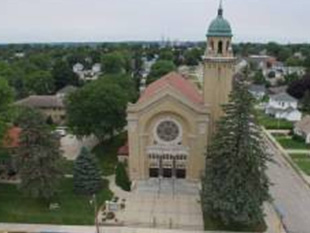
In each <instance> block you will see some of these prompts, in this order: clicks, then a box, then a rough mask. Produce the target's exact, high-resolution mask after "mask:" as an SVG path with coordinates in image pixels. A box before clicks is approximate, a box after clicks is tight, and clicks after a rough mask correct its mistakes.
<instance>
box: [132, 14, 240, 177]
mask: <svg viewBox="0 0 310 233" xmlns="http://www.w3.org/2000/svg"><path fill="white" fill-rule="evenodd" d="M231 38H232V34H231V29H230V25H229V23H228V21H226V20H224V19H223V10H222V8H220V9H219V12H218V16H217V18H216V19H215V20H213V21H212V24H211V26H210V27H209V32H208V34H207V49H206V52H205V56H204V60H203V64H204V80H203V85H202V86H203V87H202V90H201V91H200V90H198V89H197V87H195V86H194V85H193V84H192V83H191V82H190V81H189V80H187V79H186V77H183V76H182V75H180V74H177V73H174V72H173V73H170V74H168V75H166V76H164V77H162V78H161V79H159V80H157V81H155V82H154V83H152V84H150V85H149V86H148V87H147V88H146V89H145V90H144V92H143V93H142V95H141V97H140V99H139V100H138V102H137V103H135V104H129V105H128V109H127V114H128V116H127V120H128V145H129V157H128V162H129V176H130V179H131V180H133V181H135V180H146V179H149V178H151V177H163V178H172V177H174V178H178V179H187V180H189V181H197V180H199V179H200V178H201V175H202V174H203V171H204V168H205V151H206V146H207V144H208V141H209V138H210V135H211V133H212V132H213V131H214V128H215V122H216V121H217V120H218V119H219V117H220V116H221V115H222V110H221V105H222V104H224V103H227V102H228V97H229V94H230V92H231V89H232V78H233V76H234V72H235V58H234V56H233V52H232V47H231Z"/></svg>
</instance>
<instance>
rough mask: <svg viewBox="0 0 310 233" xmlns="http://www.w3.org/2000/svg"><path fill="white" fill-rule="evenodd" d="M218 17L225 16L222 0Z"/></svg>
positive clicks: (221, 0)
mask: <svg viewBox="0 0 310 233" xmlns="http://www.w3.org/2000/svg"><path fill="white" fill-rule="evenodd" d="M218 16H223V0H220V6H219V10H218Z"/></svg>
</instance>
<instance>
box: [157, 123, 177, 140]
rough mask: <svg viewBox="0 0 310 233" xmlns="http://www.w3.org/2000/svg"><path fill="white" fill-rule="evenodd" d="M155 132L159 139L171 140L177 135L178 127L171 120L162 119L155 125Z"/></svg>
mask: <svg viewBox="0 0 310 233" xmlns="http://www.w3.org/2000/svg"><path fill="white" fill-rule="evenodd" d="M156 133H157V136H158V137H159V139H161V140H163V141H165V142H171V141H174V140H175V139H176V138H177V137H178V136H179V134H180V129H179V127H178V125H177V124H176V123H175V122H173V121H163V122H161V123H160V124H159V125H158V126H157V129H156Z"/></svg>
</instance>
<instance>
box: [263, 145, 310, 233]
mask: <svg viewBox="0 0 310 233" xmlns="http://www.w3.org/2000/svg"><path fill="white" fill-rule="evenodd" d="M267 144H268V146H269V148H270V150H271V152H272V154H274V160H275V162H276V163H274V164H269V170H268V175H269V177H270V179H271V181H272V182H273V183H274V186H272V187H271V193H272V196H273V198H274V202H275V205H276V207H277V208H278V210H279V211H280V212H282V213H283V216H284V217H283V221H284V225H285V226H286V228H287V230H288V233H309V232H310V188H309V187H308V186H307V185H306V184H305V183H304V181H303V180H302V179H301V178H300V177H299V176H298V174H297V173H296V172H295V171H294V170H293V168H292V167H291V166H290V165H289V164H288V162H287V161H286V160H285V159H284V158H283V157H282V155H281V154H280V152H279V151H278V150H277V149H276V148H275V147H274V145H273V144H271V143H270V142H267Z"/></svg>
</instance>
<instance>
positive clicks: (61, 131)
mask: <svg viewBox="0 0 310 233" xmlns="http://www.w3.org/2000/svg"><path fill="white" fill-rule="evenodd" d="M55 133H57V134H58V135H59V136H61V137H64V136H66V135H67V132H66V128H65V127H57V128H56V130H55Z"/></svg>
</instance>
